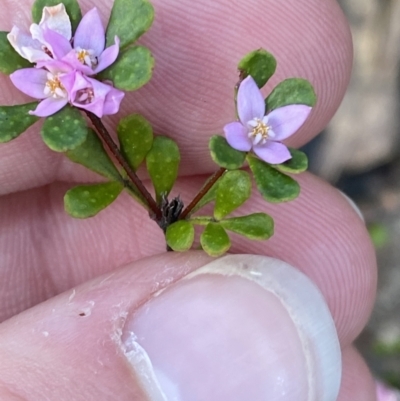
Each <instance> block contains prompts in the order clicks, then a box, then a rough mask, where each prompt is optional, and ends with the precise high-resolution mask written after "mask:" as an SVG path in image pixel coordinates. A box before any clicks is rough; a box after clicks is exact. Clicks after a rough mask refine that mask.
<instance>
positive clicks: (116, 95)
mask: <svg viewBox="0 0 400 401" xmlns="http://www.w3.org/2000/svg"><path fill="white" fill-rule="evenodd" d="M124 96H125V93H124V92H122V91H120V90H118V89H115V88H111V90H110V92H108V93H107V96H106V100H105V102H104V110H103V114H104V115H109V114H115V113H118V110H119V106H120V104H121V101H122V99H123V98H124Z"/></svg>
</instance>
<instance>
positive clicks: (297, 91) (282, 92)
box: [265, 78, 317, 111]
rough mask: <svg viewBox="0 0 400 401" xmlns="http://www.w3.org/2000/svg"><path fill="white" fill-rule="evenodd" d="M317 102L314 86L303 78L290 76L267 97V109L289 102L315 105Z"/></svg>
mask: <svg viewBox="0 0 400 401" xmlns="http://www.w3.org/2000/svg"><path fill="white" fill-rule="evenodd" d="M316 102H317V95H316V94H315V91H314V88H313V86H312V85H311V84H310V82H308V81H307V80H306V79H303V78H289V79H285V80H284V81H282V82H281V83H279V84H278V85H277V86H276V87H275V88H274V90H273V91H272V92H271V93H270V95H269V96H268V97H267V99H265V105H266V109H267V111H271V110H274V109H277V108H278V107H283V106H288V105H289V104H305V105H306V106H310V107H314V106H315V104H316Z"/></svg>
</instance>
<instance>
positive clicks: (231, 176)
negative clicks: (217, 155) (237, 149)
mask: <svg viewBox="0 0 400 401" xmlns="http://www.w3.org/2000/svg"><path fill="white" fill-rule="evenodd" d="M250 195H251V179H250V176H249V173H247V172H246V171H243V170H234V171H228V172H227V173H225V174H224V176H223V177H222V178H221V179H220V181H219V184H218V188H217V196H216V200H215V208H214V217H215V218H216V219H217V220H220V219H222V218H224V217H225V216H227V215H228V214H229V213H232V212H233V211H234V210H235V209H237V208H238V207H239V206H241V205H242V204H243V203H244V202H246V200H247V199H249V198H250Z"/></svg>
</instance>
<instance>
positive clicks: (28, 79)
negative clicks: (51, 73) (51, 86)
mask: <svg viewBox="0 0 400 401" xmlns="http://www.w3.org/2000/svg"><path fill="white" fill-rule="evenodd" d="M10 79H11V81H12V83H13V84H14V85H15V86H16V87H17V88H18V89H19V90H20V91H21V92H23V93H25V94H27V95H28V96H31V97H33V98H35V99H44V98H45V97H46V95H45V94H44V88H45V85H46V82H47V71H45V70H38V69H36V68H22V69H20V70H17V71H15V72H14V73H12V74H11V75H10Z"/></svg>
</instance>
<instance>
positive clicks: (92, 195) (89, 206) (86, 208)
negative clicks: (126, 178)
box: [64, 182, 123, 219]
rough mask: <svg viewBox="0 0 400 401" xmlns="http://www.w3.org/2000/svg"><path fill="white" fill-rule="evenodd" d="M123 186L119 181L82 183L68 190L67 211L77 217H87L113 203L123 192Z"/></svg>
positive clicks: (65, 200) (66, 198)
mask: <svg viewBox="0 0 400 401" xmlns="http://www.w3.org/2000/svg"><path fill="white" fill-rule="evenodd" d="M122 189H123V186H122V184H121V183H119V182H106V183H102V184H93V185H80V186H77V187H74V188H72V189H70V190H69V191H67V193H66V194H65V196H64V207H65V210H66V212H67V213H68V214H69V215H71V216H72V217H76V218H77V219H86V218H87V217H92V216H95V215H96V214H97V213H99V212H100V211H102V210H103V209H105V208H106V207H107V206H109V205H111V203H113V202H114V201H115V199H117V197H118V195H119V194H120V193H121V191H122Z"/></svg>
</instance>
